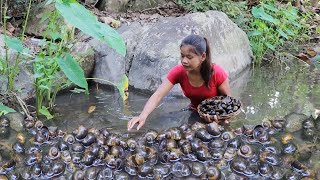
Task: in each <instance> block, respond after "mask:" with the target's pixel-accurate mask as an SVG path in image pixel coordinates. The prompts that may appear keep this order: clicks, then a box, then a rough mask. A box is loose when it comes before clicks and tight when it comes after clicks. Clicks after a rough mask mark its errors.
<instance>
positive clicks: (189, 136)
mask: <svg viewBox="0 0 320 180" xmlns="http://www.w3.org/2000/svg"><path fill="white" fill-rule="evenodd" d="M194 136H195V132H194V131H192V130H191V129H188V130H186V131H184V132H183V133H182V137H183V139H186V140H189V141H190V140H192V139H193V138H194Z"/></svg>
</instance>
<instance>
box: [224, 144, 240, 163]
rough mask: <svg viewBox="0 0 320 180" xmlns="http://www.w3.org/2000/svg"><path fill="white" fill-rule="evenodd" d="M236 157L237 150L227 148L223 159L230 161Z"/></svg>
mask: <svg viewBox="0 0 320 180" xmlns="http://www.w3.org/2000/svg"><path fill="white" fill-rule="evenodd" d="M236 155H237V150H236V149H235V148H231V147H228V148H227V149H226V151H225V152H224V155H223V157H224V159H225V160H227V161H231V160H232V159H233V158H234V157H235V156H236Z"/></svg>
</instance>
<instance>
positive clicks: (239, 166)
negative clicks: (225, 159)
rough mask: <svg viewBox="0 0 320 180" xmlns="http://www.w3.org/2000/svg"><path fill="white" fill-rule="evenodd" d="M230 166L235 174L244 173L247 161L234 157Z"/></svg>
mask: <svg viewBox="0 0 320 180" xmlns="http://www.w3.org/2000/svg"><path fill="white" fill-rule="evenodd" d="M230 168H231V170H232V171H233V172H235V173H236V174H242V175H244V171H245V170H246V169H247V168H248V162H247V161H246V160H245V159H243V158H240V157H236V158H234V159H233V160H232V161H231V163H230Z"/></svg>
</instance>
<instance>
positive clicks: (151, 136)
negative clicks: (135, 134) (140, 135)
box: [144, 130, 158, 144]
mask: <svg viewBox="0 0 320 180" xmlns="http://www.w3.org/2000/svg"><path fill="white" fill-rule="evenodd" d="M144 137H145V139H146V142H147V143H148V144H153V143H155V142H156V140H157V137H158V132H157V131H155V130H148V132H147V133H146V134H145V135H144Z"/></svg>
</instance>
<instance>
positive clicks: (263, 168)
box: [259, 162, 273, 177]
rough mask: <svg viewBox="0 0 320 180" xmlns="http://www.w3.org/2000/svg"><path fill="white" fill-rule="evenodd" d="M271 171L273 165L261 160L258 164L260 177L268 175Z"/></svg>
mask: <svg viewBox="0 0 320 180" xmlns="http://www.w3.org/2000/svg"><path fill="white" fill-rule="evenodd" d="M272 173H273V167H272V166H271V165H269V164H268V163H264V162H261V163H260V164H259V174H260V176H262V177H270V176H271V175H272Z"/></svg>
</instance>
